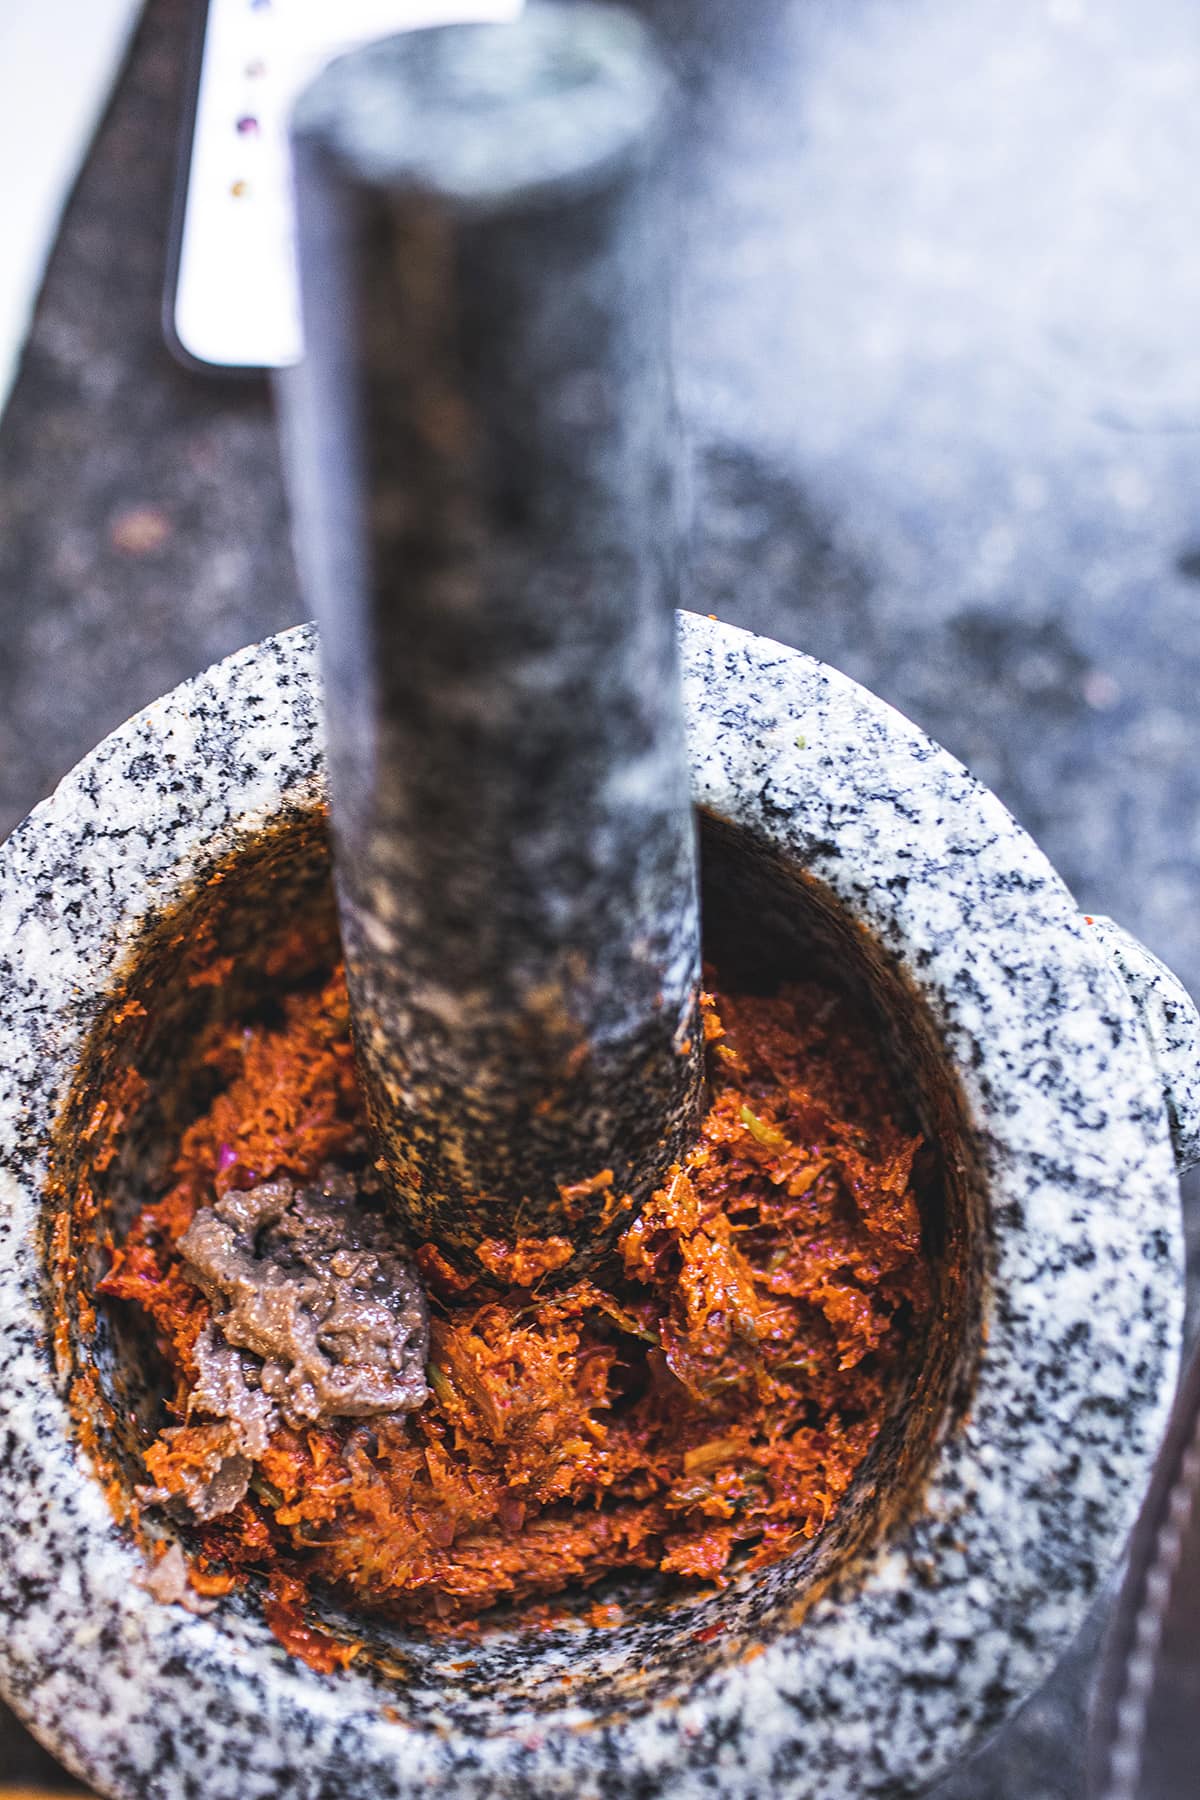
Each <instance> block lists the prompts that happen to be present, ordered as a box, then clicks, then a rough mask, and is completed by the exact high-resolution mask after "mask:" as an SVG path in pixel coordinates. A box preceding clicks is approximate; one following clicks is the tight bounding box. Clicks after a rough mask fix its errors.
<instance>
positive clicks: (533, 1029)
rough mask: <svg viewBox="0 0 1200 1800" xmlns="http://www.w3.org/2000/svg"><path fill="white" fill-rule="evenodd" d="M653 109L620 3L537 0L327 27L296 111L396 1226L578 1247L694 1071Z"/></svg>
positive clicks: (310, 381) (372, 1092) (339, 760)
mask: <svg viewBox="0 0 1200 1800" xmlns="http://www.w3.org/2000/svg"><path fill="white" fill-rule="evenodd" d="M668 110H669V84H668V82H667V80H666V78H665V76H664V73H663V70H662V67H661V65H660V63H659V61H658V59H657V56H656V55H655V53H654V51H653V49H652V47H651V45H650V43H649V41H648V38H647V36H646V33H645V31H644V28H643V27H642V26H640V25H639V24H638V22H637V21H636V20H635V19H633V18H631V17H630V16H629V15H627V14H625V13H623V12H621V11H619V10H617V9H615V8H610V7H601V6H593V5H589V4H573V5H570V6H561V7H558V6H551V5H540V6H539V5H536V4H535V5H531V6H530V7H529V8H528V9H527V10H526V11H525V13H524V14H523V15H522V16H521V17H520V18H519V19H518V20H517V21H516V22H514V23H512V24H507V25H463V26H453V27H447V28H442V29H437V30H431V31H426V32H417V33H412V34H407V35H404V36H402V37H397V38H392V39H387V40H384V41H382V42H380V43H376V44H373V45H370V46H368V47H367V48H365V49H362V50H359V51H356V52H354V53H353V54H351V55H349V56H346V57H344V58H342V59H341V60H339V61H338V62H336V63H334V64H332V65H331V66H330V67H329V68H328V69H327V70H326V71H325V72H324V73H323V74H322V75H321V76H320V77H319V78H318V79H317V81H316V82H315V83H314V84H313V86H312V87H311V88H309V89H308V91H307V92H306V94H305V95H304V96H303V97H302V98H301V100H300V102H299V104H298V106H297V109H296V112H295V115H294V120H293V126H292V148H293V159H294V168H295V184H296V203H297V214H298V232H299V242H298V250H299V266H300V284H301V296H302V307H303V317H304V331H305V338H306V344H307V355H306V359H305V361H304V363H303V364H302V365H301V366H300V367H299V368H298V369H297V370H296V371H294V372H292V373H291V374H290V375H289V376H288V377H287V378H286V380H285V388H284V396H283V398H284V408H285V424H286V427H287V433H288V442H289V476H290V482H291V489H292V498H293V509H294V515H295V521H296V533H297V542H298V550H299V555H300V563H301V572H302V577H303V578H304V580H305V583H306V591H307V595H308V597H309V599H310V601H311V603H312V605H313V608H314V610H315V613H316V616H317V619H318V622H319V625H320V629H321V643H322V659H323V669H324V679H325V690H326V700H325V705H326V717H327V729H328V738H329V750H330V771H331V799H332V824H333V839H334V855H335V873H336V882H337V892H338V902H339V910H340V917H341V925H342V935H343V941H344V945H345V950H346V959H347V975H348V980H349V987H350V998H351V1006H352V1015H353V1022H354V1033H355V1042H356V1046H357V1052H358V1057H359V1064H360V1070H361V1074H362V1078H363V1085H364V1089H365V1093H366V1096H367V1103H368V1110H369V1114H370V1118H371V1123H372V1127H373V1130H374V1133H375V1138H376V1144H377V1148H378V1150H379V1154H380V1158H381V1165H382V1166H383V1167H384V1168H385V1170H386V1172H387V1174H388V1175H389V1177H390V1180H391V1183H392V1185H393V1188H394V1191H395V1194H396V1198H397V1201H398V1204H399V1206H400V1207H401V1209H402V1213H403V1215H404V1219H405V1222H406V1225H407V1228H408V1230H409V1232H410V1234H411V1236H412V1237H413V1239H414V1240H415V1241H418V1242H420V1241H426V1242H431V1243H433V1244H434V1245H435V1246H436V1247H437V1249H438V1250H439V1251H440V1252H441V1253H442V1255H443V1256H444V1257H446V1258H447V1260H448V1261H450V1262H451V1263H452V1264H454V1265H456V1266H458V1267H460V1268H465V1269H469V1270H472V1271H474V1272H476V1273H477V1272H478V1271H479V1269H480V1267H482V1268H483V1269H484V1270H485V1271H487V1272H488V1273H490V1274H491V1275H492V1276H494V1277H495V1278H496V1279H498V1280H504V1279H505V1271H506V1269H508V1268H510V1267H511V1266H512V1265H511V1262H506V1257H507V1254H508V1252H507V1250H506V1246H511V1245H512V1244H513V1243H514V1242H515V1240H517V1239H519V1238H521V1239H526V1240H528V1239H531V1238H532V1239H550V1238H553V1239H556V1240H562V1241H561V1242H558V1243H556V1244H555V1245H552V1246H551V1247H550V1248H549V1249H548V1250H546V1251H545V1253H544V1256H543V1261H544V1262H545V1265H546V1267H547V1269H548V1270H553V1271H554V1272H555V1273H561V1268H568V1272H569V1273H575V1272H578V1271H579V1270H581V1269H583V1268H585V1267H586V1266H588V1264H589V1263H591V1262H592V1261H594V1260H595V1259H596V1258H598V1257H600V1256H602V1255H603V1254H604V1253H605V1252H606V1251H607V1250H608V1249H609V1248H610V1247H611V1245H612V1242H613V1240H614V1238H615V1235H616V1233H617V1232H619V1231H620V1230H621V1229H622V1228H623V1226H624V1224H626V1223H627V1222H628V1218H629V1211H628V1207H627V1206H626V1205H625V1202H626V1201H628V1202H629V1203H630V1205H633V1206H636V1205H637V1204H638V1203H639V1202H640V1201H641V1200H642V1199H643V1198H644V1197H645V1196H646V1195H647V1194H648V1193H649V1192H651V1191H652V1190H653V1188H654V1187H655V1185H657V1184H658V1183H659V1182H660V1180H661V1179H662V1177H663V1176H664V1175H665V1173H666V1171H667V1169H668V1168H669V1166H670V1164H671V1162H672V1161H673V1160H674V1158H675V1156H676V1155H677V1153H678V1151H679V1149H680V1147H681V1145H682V1143H683V1140H684V1139H685V1137H686V1135H687V1133H688V1131H689V1129H690V1128H691V1127H692V1125H693V1123H694V1121H695V1118H696V1115H697V1111H698V1106H699V1097H700V1086H701V1062H700V1041H699V1030H698V1024H697V1010H696V1009H697V990H698V978H699V926H698V915H697V902H696V870H695V833H694V824H693V819H692V813H691V806H690V801H689V794H688V781H687V770H686V765H685V759H684V743H683V730H682V721H681V708H680V697H679V684H678V674H677V668H676V651H675V639H674V626H673V610H674V605H675V599H676V555H677V522H676V512H675V500H674V480H673V474H674V470H673V458H674V440H675V433H674V429H673V426H674V420H673V410H672V400H671V389H670V379H669V366H668V343H667V325H668V295H667V283H666V278H665V268H664V262H665V257H666V248H665V231H664V219H663V217H662V203H661V199H660V196H659V192H658V186H657V179H656V171H657V166H658V161H659V153H660V148H661V146H662V141H663V137H664V126H665V120H666V116H667V113H668ZM535 1254H536V1253H535ZM568 1254H569V1255H570V1256H571V1261H570V1263H569V1267H568V1264H567V1258H568ZM526 1265H527V1267H528V1266H529V1262H528V1254H527V1257H526ZM560 1265H561V1268H560Z"/></svg>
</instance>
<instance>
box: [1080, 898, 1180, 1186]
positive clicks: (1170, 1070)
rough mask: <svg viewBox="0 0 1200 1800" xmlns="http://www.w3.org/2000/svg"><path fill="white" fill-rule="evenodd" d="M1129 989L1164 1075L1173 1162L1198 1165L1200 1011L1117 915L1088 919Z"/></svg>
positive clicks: (1170, 973) (1159, 1067) (1177, 982)
mask: <svg viewBox="0 0 1200 1800" xmlns="http://www.w3.org/2000/svg"><path fill="white" fill-rule="evenodd" d="M1088 924H1089V925H1090V926H1091V928H1092V930H1093V932H1094V933H1095V935H1096V936H1097V937H1098V938H1099V939H1100V942H1101V943H1102V944H1103V945H1104V948H1105V949H1106V950H1107V952H1108V954H1109V956H1110V958H1111V959H1112V962H1113V964H1114V966H1115V968H1116V969H1117V972H1118V973H1119V975H1120V976H1121V979H1122V980H1123V981H1124V983H1125V985H1126V987H1127V988H1128V990H1129V992H1130V995H1131V996H1132V998H1133V1002H1134V1005H1135V1006H1136V1007H1137V1010H1138V1013H1139V1014H1140V1016H1141V1021H1142V1027H1143V1029H1144V1031H1145V1032H1146V1035H1147V1037H1148V1038H1149V1040H1150V1048H1151V1051H1152V1052H1153V1055H1154V1060H1155V1062H1156V1063H1157V1065H1158V1072H1159V1075H1160V1076H1161V1078H1162V1084H1163V1091H1164V1093H1165V1094H1166V1099H1167V1113H1168V1116H1169V1118H1170V1121H1171V1138H1172V1142H1173V1143H1174V1145H1175V1161H1176V1163H1177V1164H1178V1166H1179V1168H1180V1170H1181V1171H1183V1170H1186V1169H1192V1168H1195V1166H1196V1165H1197V1163H1200V1012H1198V1011H1197V1009H1196V1003H1195V1001H1194V1000H1193V999H1192V996H1191V995H1190V994H1189V993H1188V991H1187V989H1186V988H1185V987H1184V985H1183V983H1182V982H1181V981H1180V979H1179V977H1178V975H1176V974H1175V973H1174V972H1173V971H1172V970H1171V969H1168V967H1167V965H1166V964H1165V963H1164V962H1162V961H1160V959H1159V958H1158V957H1157V956H1155V954H1154V952H1153V951H1152V950H1147V948H1146V946H1145V944H1143V943H1140V942H1139V941H1138V939H1137V938H1135V937H1134V936H1133V934H1132V933H1131V932H1128V931H1126V930H1125V928H1124V926H1122V925H1118V924H1117V922H1116V920H1115V919H1107V918H1105V917H1104V916H1103V915H1102V914H1096V915H1094V916H1092V917H1090V918H1089V919H1088Z"/></svg>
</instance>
